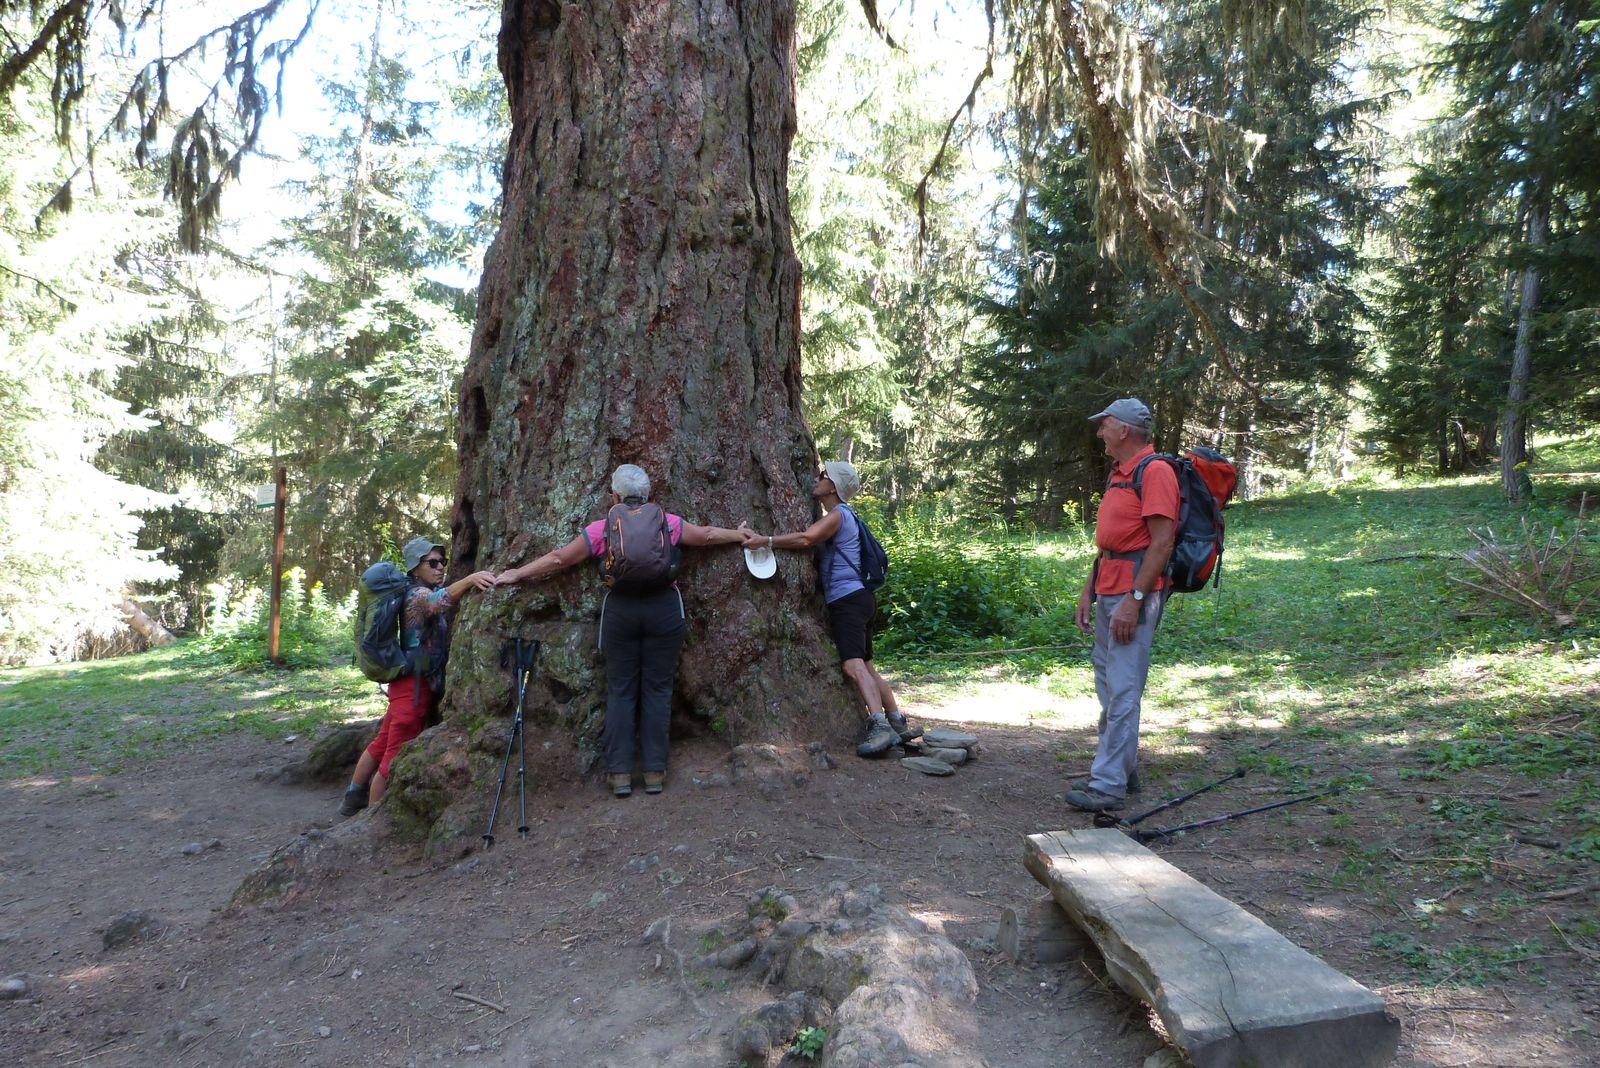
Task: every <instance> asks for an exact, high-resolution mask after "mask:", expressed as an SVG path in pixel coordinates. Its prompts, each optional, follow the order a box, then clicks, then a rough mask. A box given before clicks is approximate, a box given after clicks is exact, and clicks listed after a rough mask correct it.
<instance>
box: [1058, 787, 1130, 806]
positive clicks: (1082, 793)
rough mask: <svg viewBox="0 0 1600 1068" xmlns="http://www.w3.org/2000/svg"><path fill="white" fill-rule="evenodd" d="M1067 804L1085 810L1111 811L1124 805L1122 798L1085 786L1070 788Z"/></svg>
mask: <svg viewBox="0 0 1600 1068" xmlns="http://www.w3.org/2000/svg"><path fill="white" fill-rule="evenodd" d="M1067 804H1069V805H1071V806H1072V807H1073V808H1080V809H1082V810H1083V811H1085V812H1110V811H1113V810H1115V809H1119V808H1121V807H1122V798H1120V797H1112V796H1111V795H1110V794H1103V793H1101V792H1100V791H1099V790H1095V789H1093V788H1091V787H1088V786H1085V787H1084V788H1083V789H1081V790H1068V791H1067Z"/></svg>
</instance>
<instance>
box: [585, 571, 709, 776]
mask: <svg viewBox="0 0 1600 1068" xmlns="http://www.w3.org/2000/svg"><path fill="white" fill-rule="evenodd" d="M688 629H689V625H688V623H687V622H686V621H685V619H684V616H683V598H681V597H679V596H678V591H677V590H663V591H662V592H660V593H654V594H649V595H646V596H643V597H628V596H624V595H622V594H610V595H608V596H607V597H606V600H605V605H604V607H603V608H602V609H601V614H600V655H601V656H602V657H604V658H605V662H606V726H605V752H606V758H605V759H606V771H607V772H608V773H611V774H626V773H628V772H631V771H633V755H634V752H635V750H634V733H635V731H637V732H638V737H639V749H640V750H642V752H641V754H640V761H639V762H640V764H641V765H642V766H643V770H645V771H666V770H667V734H668V726H669V724H670V723H671V720H672V680H673V677H674V676H676V675H677V673H678V650H679V649H681V648H682V647H683V637H684V634H685V633H686V632H687V631H688Z"/></svg>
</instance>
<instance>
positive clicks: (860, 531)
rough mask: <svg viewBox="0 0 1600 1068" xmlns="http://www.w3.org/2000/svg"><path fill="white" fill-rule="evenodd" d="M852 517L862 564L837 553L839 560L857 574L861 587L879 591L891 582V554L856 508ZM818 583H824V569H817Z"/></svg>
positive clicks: (851, 513)
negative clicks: (863, 520)
mask: <svg viewBox="0 0 1600 1068" xmlns="http://www.w3.org/2000/svg"><path fill="white" fill-rule="evenodd" d="M850 517H851V518H852V519H854V520H855V521H856V538H857V542H858V544H859V545H860V546H861V564H860V566H857V565H856V562H855V561H854V560H852V559H850V558H849V557H848V556H846V555H845V554H844V553H842V552H840V553H835V554H833V555H836V556H838V558H839V559H841V560H843V561H844V562H845V563H847V564H849V565H850V570H852V571H854V572H855V573H856V578H858V579H860V580H861V585H863V586H865V587H866V588H867V589H868V590H869V591H877V590H878V589H880V588H882V586H883V584H884V583H885V582H887V581H889V554H888V553H887V552H885V551H884V549H883V546H882V545H881V544H879V543H878V539H877V538H874V537H873V536H872V531H870V530H868V529H867V525H866V524H865V523H863V522H862V521H861V517H860V516H858V515H856V510H855V509H854V508H852V509H850ZM817 581H818V582H819V583H820V582H821V581H822V569H821V568H818V569H817Z"/></svg>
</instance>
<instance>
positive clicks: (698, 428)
mask: <svg viewBox="0 0 1600 1068" xmlns="http://www.w3.org/2000/svg"><path fill="white" fill-rule="evenodd" d="M500 66H501V71H502V73H503V74H504V76H505V80H506V85H507V89H508V95H509V102H510V110H511V121H512V131H511V138H510V148H509V155H508V158H507V161H506V167H505V174H504V182H505V189H504V210H503V221H502V224H501V230H500V234H499V236H498V238H497V240H496V242H495V245H494V247H493V249H492V251H491V253H490V256H489V259H488V262H487V265H486V267H485V271H484V276H483V283H482V287H481V289H480V296H479V306H478V322H477V327H476V330H475V333H474V337H473V344H472V353H471V357H470V359H469V362H468V365H467V369H466V372H465V374H464V376H463V380H462V385H461V395H460V405H461V419H460V431H459V444H460V452H461V476H460V483H459V486H458V490H457V498H456V507H455V513H454V519H453V529H452V538H453V542H454V544H453V546H452V557H453V563H452V577H457V576H459V575H461V574H464V573H466V572H468V571H470V570H474V569H478V568H493V569H495V570H499V569H502V568H506V567H511V566H515V565H517V564H521V563H524V562H526V561H528V560H530V559H533V558H534V557H536V556H537V555H539V554H540V553H543V552H544V551H546V550H548V549H551V548H554V547H556V546H559V545H561V544H563V543H565V542H567V541H569V540H570V539H572V538H573V537H574V536H576V535H577V534H578V533H579V531H580V530H581V528H582V526H583V524H584V523H586V522H588V521H591V520H593V519H596V518H599V517H600V516H601V515H603V506H604V503H605V493H606V491H607V489H608V478H609V474H610V472H611V471H612V469H613V468H614V467H615V466H616V465H617V464H619V463H636V464H639V465H640V466H641V467H643V468H644V469H645V470H646V471H647V472H649V474H650V476H651V478H652V479H653V480H654V484H655V497H656V499H657V500H658V501H660V502H661V503H662V504H664V505H665V506H666V507H667V508H668V509H669V510H671V511H675V512H679V513H681V514H683V515H684V517H685V518H686V519H687V520H689V521H691V522H696V523H710V524H716V525H723V526H733V525H735V524H737V523H738V522H739V521H740V520H742V519H748V520H749V521H750V522H751V523H752V524H754V525H755V526H757V527H758V528H759V529H763V530H766V529H772V528H774V527H776V528H778V529H785V530H787V529H795V528H797V527H801V526H804V525H805V524H806V523H808V522H809V521H810V520H811V519H812V518H813V515H812V503H811V500H810V497H809V493H808V490H809V486H810V484H811V475H812V473H813V471H814V470H815V468H814V464H815V462H816V454H815V446H814V443H813V440H812V437H811V434H810V431H809V430H808V429H807V427H806V424H805V421H804V418H803V416H802V414H801V379H800V351H799V334H800V330H799V291H800V268H799V263H798V261H797V259H796V258H795V254H794V250H793V246H792V244H791V238H790V219H789V201H788V189H787V180H788V175H787V170H788V150H789V143H790V140H791V139H792V137H793V134H794V121H795V119H794V115H795V111H794V6H793V3H792V0H776V2H763V3H759V4H757V3H749V2H743V3H741V2H733V3H730V2H728V0H649V2H636V3H619V4H598V5H575V4H557V3H553V2H549V0H507V2H506V5H505V12H504V21H503V24H502V28H501V32H500ZM684 556H685V565H684V569H683V577H682V579H681V582H680V585H681V588H682V591H683V596H684V602H685V606H686V610H687V614H688V618H689V627H690V629H689V637H688V640H687V642H686V644H685V647H684V651H683V656H682V660H681V664H680V669H679V675H678V685H677V691H676V696H675V702H676V711H677V712H678V713H679V714H680V718H681V717H688V721H690V722H692V721H699V722H702V723H704V724H705V725H707V726H708V727H710V728H711V729H714V730H719V731H725V732H726V733H727V734H728V735H729V736H730V738H739V739H749V738H752V737H761V738H772V737H784V736H795V737H817V736H825V735H829V734H836V733H837V732H839V731H840V730H842V729H844V728H845V726H846V725H847V724H848V723H849V721H850V718H851V707H852V706H851V700H850V697H849V695H848V693H847V692H846V690H845V689H844V686H843V683H842V680H841V678H840V674H839V671H838V668H837V664H836V661H835V659H834V657H833V650H832V648H831V646H830V645H829V643H828V641H827V638H826V635H825V633H824V631H823V629H822V625H821V613H820V604H819V602H818V600H817V598H816V595H815V593H814V573H813V568H812V564H811V561H810V560H809V559H808V558H806V557H805V556H803V555H799V554H782V557H783V558H782V561H781V566H780V569H779V572H778V575H777V576H776V577H775V578H774V579H772V580H770V581H767V582H757V581H756V580H754V579H751V578H750V577H749V576H748V575H747V574H746V572H745V571H744V568H743V560H742V558H741V555H740V553H739V551H738V550H737V549H736V548H731V547H730V548H713V549H688V550H686V552H685V554H684ZM601 593H602V589H601V586H600V583H599V581H598V580H597V578H596V576H595V574H594V570H593V569H592V568H579V569H575V570H574V571H573V572H569V573H568V574H566V575H563V576H560V577H559V578H557V579H556V580H554V581H552V582H549V583H546V584H544V585H543V586H540V587H534V588H524V589H521V590H517V591H514V592H507V591H495V592H493V593H491V594H488V595H486V596H484V597H482V598H477V597H469V598H467V599H466V602H465V603H464V604H463V606H462V608H461V614H460V617H459V619H458V620H457V626H456V638H455V645H454V649H453V652H452V656H451V666H450V675H449V683H448V687H447V693H446V698H445V702H444V712H443V715H444V720H445V722H444V725H443V727H442V728H441V730H442V732H443V733H445V734H446V735H448V736H449V737H451V738H453V739H454V742H453V743H452V744H453V745H454V747H455V748H456V749H458V750H464V751H467V752H471V753H473V754H475V755H474V758H473V760H474V772H475V773H474V775H473V779H474V781H475V782H478V783H480V784H481V782H482V780H483V778H484V777H486V776H487V775H488V774H490V773H491V766H493V765H497V764H498V761H497V760H479V759H477V756H476V754H477V753H478V752H479V751H481V750H482V749H484V748H485V746H484V745H482V744H474V740H475V739H477V738H478V737H479V736H480V735H487V736H492V737H498V738H501V739H503V738H504V736H505V728H504V720H503V719H502V718H501V717H503V716H504V715H506V713H507V712H508V711H509V708H510V705H511V700H512V698H511V676H510V674H509V672H507V671H505V670H502V669H501V668H500V666H499V651H500V648H501V646H502V644H503V643H504V642H505V641H506V640H507V639H509V638H510V637H512V636H514V635H520V636H523V637H530V638H538V639H539V640H540V641H541V642H542V649H541V653H540V657H539V663H538V666H537V669H536V671H535V675H534V681H533V684H532V686H531V687H530V689H529V691H528V698H527V707H528V716H529V719H530V722H532V723H534V724H536V725H537V726H539V727H541V728H546V727H547V728H551V729H555V730H557V731H559V732H564V733H566V734H567V735H568V736H569V737H570V738H571V740H572V741H573V743H574V744H575V746H576V747H577V751H578V752H579V753H580V754H582V753H592V752H593V747H594V744H595V742H596V740H597V738H598V732H599V726H600V719H601V710H602V708H603V704H604V675H603V671H602V669H601V667H600V664H599V660H598V656H597V653H596V649H595V646H596V641H595V638H596V632H597V620H598V616H599V612H600V605H601ZM492 770H493V771H494V772H497V771H498V768H497V767H493V769H492ZM405 779H406V776H405V775H404V774H401V775H400V776H397V780H396V784H395V786H396V789H397V790H398V791H399V792H400V793H401V794H402V795H404V792H405V790H406V782H405ZM436 808H437V805H436V804H429V805H427V806H426V807H425V808H424V810H423V811H421V812H417V811H416V810H415V806H413V812H414V814H415V815H418V816H421V817H426V815H427V812H428V811H432V810H434V809H436Z"/></svg>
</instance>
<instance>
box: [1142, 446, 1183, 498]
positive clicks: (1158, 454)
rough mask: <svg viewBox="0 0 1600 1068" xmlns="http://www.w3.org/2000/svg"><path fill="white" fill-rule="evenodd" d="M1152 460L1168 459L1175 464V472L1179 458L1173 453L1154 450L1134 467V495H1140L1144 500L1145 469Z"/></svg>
mask: <svg viewBox="0 0 1600 1068" xmlns="http://www.w3.org/2000/svg"><path fill="white" fill-rule="evenodd" d="M1151 460H1165V461H1167V462H1168V463H1170V464H1172V465H1173V467H1174V473H1176V467H1177V463H1178V458H1177V457H1176V456H1173V455H1172V454H1171V453H1167V452H1153V453H1151V454H1150V455H1149V456H1146V457H1145V458H1144V459H1143V460H1140V461H1139V466H1138V467H1135V468H1134V469H1133V493H1134V496H1136V497H1138V498H1139V499H1140V500H1141V501H1142V500H1144V469H1145V468H1147V467H1149V466H1150V461H1151Z"/></svg>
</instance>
